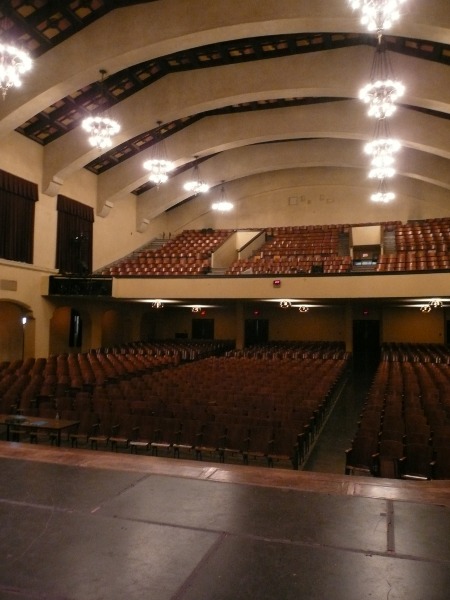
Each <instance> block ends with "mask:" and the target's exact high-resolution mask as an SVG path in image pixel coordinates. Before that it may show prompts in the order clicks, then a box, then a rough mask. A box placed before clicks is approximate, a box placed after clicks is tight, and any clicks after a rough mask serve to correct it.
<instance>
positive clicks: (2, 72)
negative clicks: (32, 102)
mask: <svg viewBox="0 0 450 600" xmlns="http://www.w3.org/2000/svg"><path fill="white" fill-rule="evenodd" d="M31 65H32V62H31V58H30V57H29V55H28V54H27V53H26V52H25V51H24V50H19V49H18V48H16V47H15V46H12V45H10V44H2V43H0V90H1V93H2V96H3V100H4V99H5V97H6V92H7V91H8V90H9V89H10V88H12V87H20V86H21V85H22V80H21V75H23V74H24V73H26V72H27V71H29V70H30V69H31Z"/></svg>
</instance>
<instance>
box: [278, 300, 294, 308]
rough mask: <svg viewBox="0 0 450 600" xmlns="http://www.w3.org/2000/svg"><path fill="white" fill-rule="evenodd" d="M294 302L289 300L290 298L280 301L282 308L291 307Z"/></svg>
mask: <svg viewBox="0 0 450 600" xmlns="http://www.w3.org/2000/svg"><path fill="white" fill-rule="evenodd" d="M291 306H292V304H291V303H290V302H289V300H281V301H280V308H291Z"/></svg>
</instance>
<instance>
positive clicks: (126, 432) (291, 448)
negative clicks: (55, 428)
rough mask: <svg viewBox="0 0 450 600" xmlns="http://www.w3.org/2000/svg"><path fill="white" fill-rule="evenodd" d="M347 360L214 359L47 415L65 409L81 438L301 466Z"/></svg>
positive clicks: (62, 402)
mask: <svg viewBox="0 0 450 600" xmlns="http://www.w3.org/2000/svg"><path fill="white" fill-rule="evenodd" d="M347 365H348V360H347V359H338V358H334V359H329V358H326V359H324V358H307V359H303V358H301V359H298V358H295V359H293V358H286V357H284V358H271V359H267V358H262V359H257V360H255V359H254V358H253V359H250V358H235V357H222V358H208V359H204V360H201V361H198V362H193V363H192V362H191V363H186V364H182V365H180V366H178V367H177V368H174V369H169V370H165V371H157V372H154V373H151V374H143V375H139V376H136V377H133V378H132V379H129V380H121V381H119V382H116V383H111V384H108V385H105V386H102V387H97V388H95V390H93V393H92V394H89V393H88V392H78V393H77V394H76V395H75V397H74V398H73V399H71V398H70V397H65V398H61V399H57V402H56V404H55V405H53V406H52V405H49V404H48V403H41V405H40V407H39V415H40V416H43V417H46V416H47V417H51V416H54V415H55V411H58V414H59V416H60V417H61V418H63V419H68V420H76V421H80V424H79V426H78V429H77V431H73V432H70V433H69V438H68V439H69V442H70V443H71V444H72V445H73V446H78V445H81V444H84V445H88V446H89V445H90V446H91V447H93V448H97V447H100V446H104V447H110V448H112V449H117V448H118V447H119V446H120V445H122V446H124V447H125V448H128V449H130V450H131V451H135V452H138V451H142V450H144V451H145V452H148V451H150V450H151V451H152V453H157V452H158V449H160V451H162V449H163V448H164V449H165V455H168V453H170V454H171V455H175V456H179V455H180V453H181V454H183V452H185V453H187V455H190V456H191V457H193V456H195V458H202V457H203V456H205V455H208V457H209V458H213V457H215V458H217V459H218V460H225V459H227V457H229V458H230V459H231V458H233V460H234V459H236V458H239V460H243V461H244V462H247V461H249V460H250V459H251V460H256V458H259V459H261V460H262V461H263V462H264V463H266V464H268V465H269V466H272V465H273V464H274V463H276V462H279V463H284V464H289V465H290V466H294V467H298V465H299V464H300V462H301V461H302V460H304V458H305V455H306V453H307V451H308V449H309V447H310V444H311V443H312V441H313V440H314V439H315V437H316V436H317V435H318V433H319V431H320V428H321V425H322V423H323V420H324V418H325V415H326V414H327V412H328V411H329V410H330V407H331V404H332V399H333V395H334V392H335V389H336V386H337V384H338V382H339V381H340V379H341V378H342V377H343V374H344V373H345V371H346V368H347ZM317 378H319V380H320V384H318V383H317ZM299 381H301V382H302V385H301V387H300V386H299V385H298V382H299ZM24 433H25V432H24ZM181 439H183V443H181V441H180V440H181Z"/></svg>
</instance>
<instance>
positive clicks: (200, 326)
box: [192, 319, 214, 340]
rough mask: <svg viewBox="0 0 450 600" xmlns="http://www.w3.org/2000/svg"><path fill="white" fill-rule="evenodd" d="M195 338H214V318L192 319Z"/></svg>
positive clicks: (193, 336)
mask: <svg viewBox="0 0 450 600" xmlns="http://www.w3.org/2000/svg"><path fill="white" fill-rule="evenodd" d="M192 339H193V340H213V339H214V319H192Z"/></svg>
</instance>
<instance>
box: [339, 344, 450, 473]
mask: <svg viewBox="0 0 450 600" xmlns="http://www.w3.org/2000/svg"><path fill="white" fill-rule="evenodd" d="M363 438H365V439H368V438H370V439H371V440H375V442H376V449H375V451H374V452H373V454H372V456H369V453H368V452H366V455H365V462H366V465H365V466H366V468H367V469H368V471H369V472H371V473H373V474H376V475H379V476H381V477H383V476H386V477H392V476H396V477H401V478H406V479H431V478H436V477H445V474H446V473H447V464H448V459H447V457H448V451H449V448H450V349H449V348H448V347H446V346H443V345H438V344H393V343H391V344H384V345H383V347H382V360H381V362H380V365H379V367H378V370H377V373H376V375H375V378H374V380H373V383H372V386H371V389H370V392H369V394H368V397H367V399H366V402H365V405H364V409H363V412H362V413H361V417H360V422H359V424H358V428H357V431H356V434H355V440H354V444H355V449H354V452H355V453H357V452H358V448H359V446H360V445H361V442H359V441H357V442H356V440H360V439H363ZM400 448H401V451H400ZM352 449H353V446H352V448H351V449H349V452H348V460H347V471H348V472H350V469H351V467H352V461H354V459H353V458H352ZM399 454H401V456H399Z"/></svg>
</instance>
